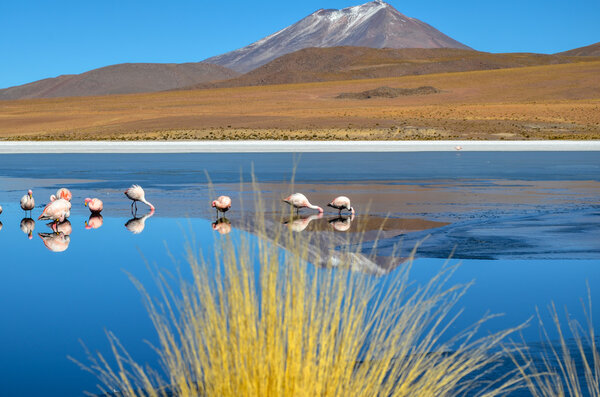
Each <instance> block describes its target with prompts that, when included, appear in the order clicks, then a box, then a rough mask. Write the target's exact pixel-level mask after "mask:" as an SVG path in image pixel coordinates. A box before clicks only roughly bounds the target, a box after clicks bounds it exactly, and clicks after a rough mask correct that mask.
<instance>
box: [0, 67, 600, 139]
mask: <svg viewBox="0 0 600 397" xmlns="http://www.w3.org/2000/svg"><path fill="white" fill-rule="evenodd" d="M598 76H600V62H597V61H595V62H580V63H571V64H560V65H545V66H532V67H523V68H515V69H500V70H488V71H474V72H458V73H443V74H432V75H422V76H405V77H397V78H383V79H368V80H352V81H332V82H322V83H303V84H285V85H272V86H258V87H237V88H221V89H205V90H192V91H170V92H161V93H150V94H132V95H114V96H105V97H79V98H56V99H36V100H20V101H6V102H0V139H16V140H19V139H31V140H44V139H64V140H82V139H92V140H93V139H129V140H137V139H150V140H152V139H159V140H160V139H315V140H322V139H341V140H348V139H355V140H364V139H377V140H380V139H381V140H387V139H393V140H398V139H399V140H403V139H599V138H600V78H599V77H598ZM424 85H429V86H433V87H436V88H438V89H440V90H442V92H441V93H438V94H431V95H421V96H406V97H398V98H378V99H368V100H355V99H347V100H341V99H335V96H337V95H338V94H340V93H342V92H360V91H364V90H368V89H373V88H376V87H380V86H390V87H402V88H415V87H419V86H424Z"/></svg>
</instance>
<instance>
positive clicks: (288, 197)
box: [283, 196, 292, 204]
mask: <svg viewBox="0 0 600 397" xmlns="http://www.w3.org/2000/svg"><path fill="white" fill-rule="evenodd" d="M291 200H292V196H287V197H286V198H284V199H283V202H284V203H288V204H289V203H290V201H291Z"/></svg>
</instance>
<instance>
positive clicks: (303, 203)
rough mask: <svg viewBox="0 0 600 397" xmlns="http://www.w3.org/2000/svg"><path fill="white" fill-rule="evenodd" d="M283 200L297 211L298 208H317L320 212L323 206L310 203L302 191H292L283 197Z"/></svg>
mask: <svg viewBox="0 0 600 397" xmlns="http://www.w3.org/2000/svg"><path fill="white" fill-rule="evenodd" d="M283 201H284V202H285V203H288V204H289V205H291V206H292V207H294V208H295V209H296V212H298V210H299V209H300V208H311V209H313V210H319V213H320V214H322V213H323V208H321V207H319V206H318V205H312V204H311V203H310V201H308V199H307V198H306V196H305V195H303V194H302V193H294V194H292V195H290V196H288V197H286V198H284V199H283Z"/></svg>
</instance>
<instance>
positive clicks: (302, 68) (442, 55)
mask: <svg viewBox="0 0 600 397" xmlns="http://www.w3.org/2000/svg"><path fill="white" fill-rule="evenodd" d="M599 59H600V58H599ZM583 60H586V61H589V60H593V59H590V58H584V59H583ZM579 61H582V59H581V58H577V57H567V56H561V55H545V54H520V53H514V54H512V53H511V54H491V53H487V52H478V51H472V50H462V49H453V48H427V49H425V48H405V49H391V48H384V49H377V48H367V47H332V48H307V49H303V50H300V51H296V52H294V53H292V54H288V55H284V56H282V57H279V58H277V59H275V60H274V61H271V62H269V63H268V64H266V65H264V66H261V67H259V68H257V69H255V70H253V71H251V72H248V73H246V74H244V75H242V76H239V77H236V78H233V79H230V80H226V81H220V82H215V83H209V84H197V85H194V86H192V87H189V88H219V87H242V86H257V85H271V84H289V83H307V82H318V81H336V80H355V79H372V78H386V77H400V76H410V75H421V74H431V73H448V72H466V71H474V70H491V69H504V68H515V67H523V66H535V65H552V64H560V63H571V62H579Z"/></svg>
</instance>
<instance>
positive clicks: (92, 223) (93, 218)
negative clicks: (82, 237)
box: [85, 214, 104, 230]
mask: <svg viewBox="0 0 600 397" xmlns="http://www.w3.org/2000/svg"><path fill="white" fill-rule="evenodd" d="M103 223H104V219H103V218H102V215H100V214H92V215H90V217H89V219H88V220H87V221H85V228H86V229H88V230H90V229H98V228H100V226H102V224H103Z"/></svg>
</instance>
